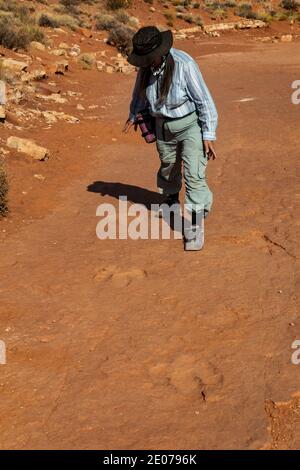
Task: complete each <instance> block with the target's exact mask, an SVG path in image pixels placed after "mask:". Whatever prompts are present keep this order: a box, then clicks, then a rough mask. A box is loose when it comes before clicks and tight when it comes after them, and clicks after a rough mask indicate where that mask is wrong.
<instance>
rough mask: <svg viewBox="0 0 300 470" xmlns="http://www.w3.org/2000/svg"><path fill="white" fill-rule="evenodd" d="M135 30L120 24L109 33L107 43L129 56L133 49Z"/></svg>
mask: <svg viewBox="0 0 300 470" xmlns="http://www.w3.org/2000/svg"><path fill="white" fill-rule="evenodd" d="M134 33H135V31H134V29H131V28H128V27H127V26H125V25H123V24H118V25H117V26H116V27H115V28H112V29H111V30H110V32H109V35H108V38H107V43H108V44H111V45H113V46H115V47H116V48H117V49H118V50H119V51H120V52H122V53H124V54H129V53H130V51H131V49H132V37H133V35H134Z"/></svg>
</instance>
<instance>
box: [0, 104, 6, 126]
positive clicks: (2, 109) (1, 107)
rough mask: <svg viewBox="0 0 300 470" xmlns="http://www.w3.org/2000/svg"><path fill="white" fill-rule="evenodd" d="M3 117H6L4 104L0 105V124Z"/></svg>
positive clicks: (3, 119)
mask: <svg viewBox="0 0 300 470" xmlns="http://www.w3.org/2000/svg"><path fill="white" fill-rule="evenodd" d="M5 116H6V113H5V105H4V104H0V121H1V122H3V121H5Z"/></svg>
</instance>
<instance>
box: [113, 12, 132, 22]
mask: <svg viewBox="0 0 300 470" xmlns="http://www.w3.org/2000/svg"><path fill="white" fill-rule="evenodd" d="M115 18H116V20H117V21H119V22H120V23H123V24H126V23H128V21H129V18H130V16H129V15H128V13H127V12H126V11H124V10H117V11H116V13H115Z"/></svg>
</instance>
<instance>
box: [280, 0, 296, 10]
mask: <svg viewBox="0 0 300 470" xmlns="http://www.w3.org/2000/svg"><path fill="white" fill-rule="evenodd" d="M280 6H281V7H282V8H284V9H285V10H289V11H297V10H298V8H299V3H298V2H297V0H282V2H281V3H280Z"/></svg>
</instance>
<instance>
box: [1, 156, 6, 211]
mask: <svg viewBox="0 0 300 470" xmlns="http://www.w3.org/2000/svg"><path fill="white" fill-rule="evenodd" d="M7 194H8V182H7V175H6V171H5V168H4V162H3V161H2V159H0V217H3V216H4V215H6V214H7V212H8V207H7Z"/></svg>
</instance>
